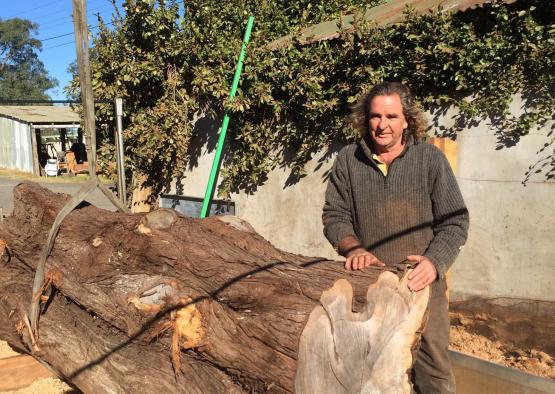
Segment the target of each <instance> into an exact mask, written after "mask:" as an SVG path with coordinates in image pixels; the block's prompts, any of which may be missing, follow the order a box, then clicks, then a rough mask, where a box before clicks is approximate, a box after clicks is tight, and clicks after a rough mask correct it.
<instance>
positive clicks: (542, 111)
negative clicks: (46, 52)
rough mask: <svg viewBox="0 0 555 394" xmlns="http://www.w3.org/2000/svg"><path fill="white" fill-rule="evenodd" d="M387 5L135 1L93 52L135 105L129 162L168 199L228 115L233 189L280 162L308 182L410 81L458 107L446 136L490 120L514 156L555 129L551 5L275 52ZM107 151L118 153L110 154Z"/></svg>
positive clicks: (429, 19)
mask: <svg viewBox="0 0 555 394" xmlns="http://www.w3.org/2000/svg"><path fill="white" fill-rule="evenodd" d="M376 3H377V2H374V3H369V2H368V1H363V0H360V1H358V0H351V1H344V0H343V1H332V0H326V1H324V0H321V1H314V0H310V1H309V0H302V1H296V2H286V3H283V2H280V1H276V0H266V1H258V0H230V1H225V2H222V1H220V0H203V1H200V0H198V1H196V0H191V1H187V2H185V9H183V8H180V4H181V2H179V3H178V2H172V1H169V2H166V1H162V0H127V1H126V2H125V3H124V9H125V15H126V16H125V18H124V17H122V16H121V15H117V16H116V17H115V19H114V21H113V23H114V25H115V28H114V29H113V30H110V29H107V28H102V29H101V31H100V34H99V36H98V37H97V38H96V40H95V42H94V47H93V53H94V55H93V85H94V89H95V95H96V96H97V97H98V98H108V99H113V98H114V97H116V96H120V97H123V98H124V99H125V100H126V111H127V116H128V119H127V122H126V124H128V125H129V126H128V128H127V131H126V143H127V144H128V151H127V157H128V160H129V162H128V164H129V166H131V168H133V170H134V171H138V172H141V173H143V174H147V175H148V177H149V179H150V182H151V184H153V185H154V186H156V189H155V192H158V191H160V190H161V188H163V187H165V186H166V185H168V184H169V182H170V181H171V179H173V178H174V177H176V176H179V174H180V173H182V171H183V170H184V168H186V166H187V163H188V162H189V161H190V160H191V159H192V158H193V157H192V155H195V154H198V152H191V150H190V149H189V141H191V139H192V138H195V137H198V138H200V139H203V138H205V135H204V134H203V133H202V131H201V130H199V129H197V128H195V127H194V125H195V122H196V120H197V119H198V118H199V117H201V116H209V117H213V118H218V117H219V116H221V115H222V113H223V111H224V109H227V110H229V111H231V112H232V114H233V122H232V129H231V130H230V131H231V132H230V138H229V140H228V143H229V144H230V145H231V150H232V152H233V155H231V156H230V157H228V158H226V160H225V163H224V164H225V168H224V170H223V176H224V182H223V186H222V189H221V190H220V192H221V193H223V194H226V193H230V192H234V191H237V190H239V189H243V190H247V191H252V190H254V189H255V188H256V186H257V185H259V184H261V183H262V182H264V180H265V176H266V174H267V172H268V171H269V170H271V169H272V168H274V167H276V166H288V167H289V168H290V169H291V172H292V174H293V175H295V176H302V175H303V172H304V164H305V163H306V162H307V161H308V160H309V159H310V158H311V157H312V155H313V154H314V152H316V151H319V150H322V149H326V147H328V146H329V145H330V143H331V142H332V141H344V142H349V141H354V140H356V139H357V136H356V133H355V132H353V130H352V129H351V128H350V126H349V123H348V122H347V120H346V115H347V114H348V113H349V107H350V106H351V105H352V104H353V103H354V101H355V100H356V99H357V97H358V96H359V95H360V94H361V92H363V91H365V90H367V89H368V88H369V87H370V86H372V85H374V84H376V83H379V82H381V81H384V80H399V81H403V82H405V83H407V84H409V85H410V86H411V88H412V90H413V91H414V92H415V93H416V96H417V98H418V100H419V101H420V102H421V103H422V104H423V106H424V107H425V108H426V109H427V110H429V111H431V112H432V113H434V114H441V113H442V112H443V111H444V110H445V109H446V108H447V107H448V106H455V107H456V108H458V110H459V114H458V116H457V117H456V119H455V120H454V124H453V125H452V126H451V127H448V128H438V129H437V130H436V131H437V132H439V133H440V134H443V135H448V136H453V135H455V134H456V133H457V132H458V131H459V130H461V129H462V128H464V127H466V126H468V125H470V124H473V123H475V122H478V121H484V120H485V121H488V122H490V123H491V125H492V128H494V130H496V132H497V135H498V137H499V144H500V146H510V145H514V144H515V143H517V142H518V140H519V138H520V137H521V136H523V135H526V134H527V133H528V132H529V131H530V130H531V129H533V128H534V127H537V126H542V125H545V124H546V123H547V122H548V121H550V119H551V117H552V116H553V112H554V110H553V108H555V89H554V86H555V83H554V82H555V80H554V78H555V77H554V75H555V73H554V72H553V71H554V63H553V61H554V60H553V59H555V53H554V50H555V45H554V43H555V28H554V25H553V20H555V14H554V13H555V10H554V9H553V7H552V5H551V2H550V1H549V0H522V1H519V2H517V3H515V4H512V5H507V4H504V3H503V2H502V1H494V2H493V3H492V4H489V5H486V6H484V7H482V8H479V9H476V10H472V11H467V12H465V13H459V14H456V15H454V16H453V15H450V14H448V13H438V12H436V13H430V14H426V15H422V16H418V15H415V14H414V13H411V11H410V10H408V11H407V12H406V15H405V16H406V18H405V19H406V22H404V23H399V24H396V25H394V26H387V27H377V26H376V24H374V23H372V22H364V21H362V20H359V21H357V23H356V31H355V33H354V34H347V33H344V34H341V35H340V37H339V38H337V39H335V40H331V41H323V42H319V43H316V44H312V45H300V44H299V43H298V42H296V41H293V42H292V43H291V44H289V45H288V46H287V47H285V48H282V49H278V50H274V51H269V50H267V49H266V45H267V44H268V43H270V42H271V41H273V40H274V39H277V38H279V37H281V36H284V35H287V34H293V35H295V34H296V33H298V31H299V29H301V28H302V27H306V26H309V25H313V24H315V23H319V22H322V21H328V20H333V19H335V18H337V17H338V16H339V15H340V14H341V13H350V12H353V11H355V10H356V11H359V12H360V14H362V11H364V7H366V6H368V7H370V6H373V5H375V4H376ZM250 14H252V15H254V16H255V28H254V31H253V35H252V38H251V42H250V44H249V52H248V56H247V58H246V60H245V68H244V73H243V76H242V81H241V85H240V89H239V91H238V95H237V97H236V99H235V100H234V101H233V103H231V104H229V103H227V94H228V91H229V88H230V85H231V79H232V75H233V69H234V67H235V62H236V57H237V54H238V52H239V48H240V46H241V41H242V30H243V28H244V25H245V22H246V19H247V16H248V15H250ZM100 23H102V21H100ZM75 82H76V81H74V83H75ZM73 86H74V88H75V87H76V85H75V84H74V85H73ZM517 94H520V95H521V96H522V98H523V99H524V102H525V105H526V110H525V111H523V113H522V114H521V115H519V116H516V117H515V116H513V115H511V112H510V111H509V107H510V105H511V102H512V99H513V97H514V96H515V95H517ZM98 112H99V115H100V116H101V118H103V119H106V120H107V121H109V120H110V119H111V117H112V116H113V114H112V113H111V108H108V107H106V108H99V110H98ZM106 137H107V138H108V137H109V136H106ZM550 146H551V145H549V142H548V143H546V149H551V148H550ZM104 147H105V148H104V153H105V154H106V157H109V155H110V152H111V149H110V145H109V144H107V145H104ZM553 167H554V168H555V164H554V165H553ZM544 170H545V171H546V173H547V175H548V177H549V176H554V174H553V172H552V171H551V170H546V169H544ZM550 171H551V172H550Z"/></svg>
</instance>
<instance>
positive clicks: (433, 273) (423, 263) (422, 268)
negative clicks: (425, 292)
mask: <svg viewBox="0 0 555 394" xmlns="http://www.w3.org/2000/svg"><path fill="white" fill-rule="evenodd" d="M407 260H409V261H414V262H415V263H416V267H415V268H414V270H413V271H412V272H411V273H410V275H409V283H408V287H409V289H410V290H411V291H420V290H422V289H423V288H424V287H426V286H428V285H429V284H430V283H432V282H433V281H434V280H436V278H437V270H436V267H435V266H434V265H433V263H432V262H431V261H430V260H428V259H427V258H426V257H424V256H419V255H412V256H407Z"/></svg>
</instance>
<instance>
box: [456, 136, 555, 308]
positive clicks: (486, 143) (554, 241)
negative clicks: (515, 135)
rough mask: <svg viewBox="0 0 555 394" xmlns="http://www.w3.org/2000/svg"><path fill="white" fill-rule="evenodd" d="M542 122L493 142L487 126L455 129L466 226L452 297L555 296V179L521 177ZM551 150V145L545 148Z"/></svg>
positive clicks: (532, 159) (542, 139)
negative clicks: (507, 144)
mask: <svg viewBox="0 0 555 394" xmlns="http://www.w3.org/2000/svg"><path fill="white" fill-rule="evenodd" d="M548 131H549V130H548V129H547V128H546V129H544V130H541V131H538V132H533V133H531V134H530V135H528V136H525V137H523V138H522V139H521V141H520V142H519V143H518V144H517V145H516V146H514V147H512V148H506V149H501V150H496V149H495V148H496V145H497V138H496V137H495V135H494V134H493V132H492V131H491V130H488V128H486V127H477V128H474V129H472V130H468V131H465V132H464V133H462V134H460V135H459V137H458V139H457V142H458V144H457V145H458V166H459V168H458V174H457V176H458V180H459V185H460V187H461V190H462V193H463V195H464V197H465V200H466V202H467V205H468V208H469V211H470V218H471V220H470V223H471V230H470V233H469V239H468V242H467V245H466V247H465V249H464V250H463V251H462V253H461V255H460V257H459V259H458V261H457V263H456V264H455V266H454V267H453V271H452V272H453V274H452V275H453V297H454V298H455V299H464V298H468V297H471V296H476V295H478V296H485V297H512V298H525V299H536V300H543V301H555V181H554V180H550V181H548V180H546V179H545V175H543V174H536V175H535V176H532V177H531V178H530V180H529V181H528V182H527V183H526V186H524V185H523V184H522V181H523V180H524V178H525V173H526V171H527V170H528V168H529V166H530V165H533V164H534V163H536V162H538V161H539V160H541V159H542V158H543V157H545V154H544V155H543V156H542V155H537V154H536V152H538V151H539V150H540V148H541V147H542V146H543V145H544V144H545V143H546V141H547V140H548V137H547V133H548ZM549 153H551V155H552V154H553V147H551V150H549V149H548V150H547V152H546V154H549Z"/></svg>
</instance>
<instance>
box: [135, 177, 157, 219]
mask: <svg viewBox="0 0 555 394" xmlns="http://www.w3.org/2000/svg"><path fill="white" fill-rule="evenodd" d="M145 182H146V176H145V175H142V174H138V173H134V174H133V194H132V197H131V212H133V213H141V212H150V210H151V209H152V206H151V204H150V202H149V198H150V196H151V195H152V188H151V187H148V186H145Z"/></svg>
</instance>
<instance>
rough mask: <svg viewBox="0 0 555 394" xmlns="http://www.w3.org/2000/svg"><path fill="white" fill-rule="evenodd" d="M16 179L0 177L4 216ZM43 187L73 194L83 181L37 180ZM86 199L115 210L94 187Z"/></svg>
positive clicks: (7, 211) (11, 203) (9, 207)
mask: <svg viewBox="0 0 555 394" xmlns="http://www.w3.org/2000/svg"><path fill="white" fill-rule="evenodd" d="M20 182H21V181H20V180H18V179H11V178H3V177H0V207H2V209H3V212H4V216H8V215H9V214H10V213H11V212H12V210H13V188H14V187H15V186H16V185H17V184H18V183H20ZM39 184H40V185H41V186H43V187H46V188H48V189H50V190H52V191H53V192H56V193H66V194H71V195H73V194H75V193H76V192H77V191H78V190H79V188H80V187H81V186H83V185H84V183H58V182H57V183H50V182H39ZM87 201H88V202H89V203H91V204H93V205H95V206H97V207H99V208H103V209H108V210H110V211H115V210H116V208H115V207H114V206H113V205H112V203H111V202H110V200H108V199H107V198H106V196H105V195H104V194H102V192H101V191H100V190H99V189H98V188H96V189H95V190H94V191H93V192H92V193H91V194H89V196H88V197H87Z"/></svg>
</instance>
